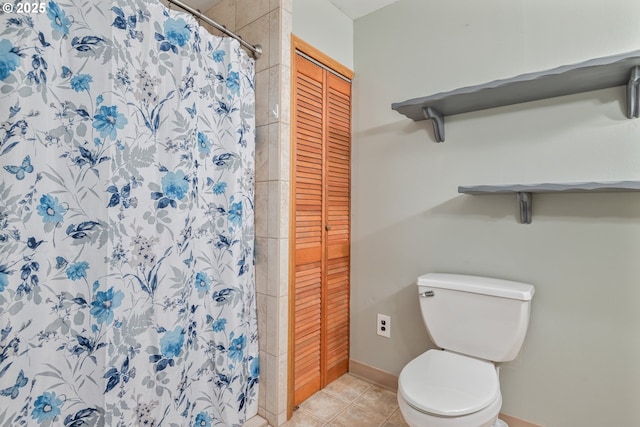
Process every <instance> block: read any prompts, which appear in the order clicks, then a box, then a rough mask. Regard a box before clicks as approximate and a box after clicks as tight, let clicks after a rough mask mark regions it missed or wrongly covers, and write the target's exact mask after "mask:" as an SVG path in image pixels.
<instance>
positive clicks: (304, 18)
mask: <svg viewBox="0 0 640 427" xmlns="http://www.w3.org/2000/svg"><path fill="white" fill-rule="evenodd" d="M293 34H294V35H296V36H298V37H300V38H301V39H302V40H304V41H305V42H307V43H309V44H310V45H312V46H313V47H315V48H316V49H318V50H319V51H321V52H322V53H324V54H325V55H328V56H329V57H331V58H332V59H334V60H336V61H338V62H339V63H340V64H342V65H344V66H345V67H347V68H349V69H350V70H353V21H352V20H351V18H349V17H348V16H347V15H345V14H344V13H342V12H341V11H340V10H339V9H338V8H336V7H335V6H334V5H333V4H331V3H330V2H329V1H328V0H293Z"/></svg>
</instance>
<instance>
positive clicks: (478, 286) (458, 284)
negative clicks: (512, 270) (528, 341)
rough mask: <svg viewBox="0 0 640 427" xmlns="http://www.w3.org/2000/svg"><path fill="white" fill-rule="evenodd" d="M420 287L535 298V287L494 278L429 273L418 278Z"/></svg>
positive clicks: (512, 297) (528, 298) (513, 297)
mask: <svg viewBox="0 0 640 427" xmlns="http://www.w3.org/2000/svg"><path fill="white" fill-rule="evenodd" d="M418 286H428V287H431V288H437V289H450V290H454V291H461V292H470V293H474V294H482V295H490V296H495V297H501V298H510V299H517V300H522V301H528V300H530V299H531V298H533V294H534V293H535V288H534V287H533V285H530V284H528V283H521V282H512V281H510V280H502V279H495V278H492V277H481V276H470V275H465V274H448V273H428V274H423V275H422V276H420V277H418Z"/></svg>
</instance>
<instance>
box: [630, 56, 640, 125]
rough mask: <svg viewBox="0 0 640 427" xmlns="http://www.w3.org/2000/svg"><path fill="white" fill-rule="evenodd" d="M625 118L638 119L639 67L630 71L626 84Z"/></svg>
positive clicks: (639, 115)
mask: <svg viewBox="0 0 640 427" xmlns="http://www.w3.org/2000/svg"><path fill="white" fill-rule="evenodd" d="M627 117H628V118H630V119H633V118H634V117H640V66H638V65H636V66H635V67H633V68H632V69H631V73H630V75H629V83H627Z"/></svg>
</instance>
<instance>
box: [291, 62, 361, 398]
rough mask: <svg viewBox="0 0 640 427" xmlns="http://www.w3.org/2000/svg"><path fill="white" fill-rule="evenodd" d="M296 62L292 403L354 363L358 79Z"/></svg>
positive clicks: (319, 387)
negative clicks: (354, 89)
mask: <svg viewBox="0 0 640 427" xmlns="http://www.w3.org/2000/svg"><path fill="white" fill-rule="evenodd" d="M293 68H294V70H293V75H294V82H293V84H294V89H293V103H292V104H293V108H294V112H293V122H292V123H293V127H292V129H293V131H292V136H293V139H294V141H293V144H292V147H293V150H292V160H293V162H292V189H293V191H292V193H293V194H292V203H293V211H292V215H293V216H292V219H293V226H292V236H291V237H292V242H293V243H292V245H293V246H292V253H293V260H292V265H293V271H292V274H291V276H292V277H291V280H292V286H291V295H292V298H291V300H292V306H293V307H292V310H291V314H292V321H291V327H292V332H291V335H290V340H292V343H291V345H290V349H291V352H292V355H291V356H292V357H291V362H290V363H292V365H293V366H290V370H289V372H290V375H292V376H293V379H292V380H291V379H290V383H289V384H290V388H292V389H293V390H290V395H292V396H290V406H296V405H298V404H299V403H301V402H302V401H304V400H305V399H306V398H308V397H309V396H311V395H312V394H313V393H315V392H316V391H318V390H320V389H321V388H323V387H324V386H326V385H327V384H329V383H330V382H331V381H333V380H335V379H336V378H338V377H339V376H341V375H342V374H344V373H346V372H347V370H348V366H349V274H350V260H349V246H350V218H351V213H350V203H351V201H350V192H351V83H350V82H349V81H347V80H345V79H343V78H340V77H338V76H336V75H334V74H333V73H331V72H330V71H328V70H327V69H325V68H323V67H321V66H319V65H317V64H316V63H314V62H312V61H309V60H308V59H306V58H304V57H302V56H300V55H298V54H295V55H294V65H293ZM349 77H351V76H349Z"/></svg>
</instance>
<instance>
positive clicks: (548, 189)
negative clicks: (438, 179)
mask: <svg viewBox="0 0 640 427" xmlns="http://www.w3.org/2000/svg"><path fill="white" fill-rule="evenodd" d="M629 191H640V181H614V182H570V183H545V184H515V185H471V186H460V187H458V193H464V194H473V195H482V194H505V193H515V194H516V196H517V198H518V203H519V205H520V222H521V223H522V224H531V205H532V201H533V196H532V194H533V193H584V192H600V193H603V192H629Z"/></svg>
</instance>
